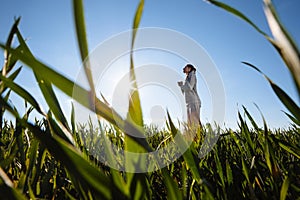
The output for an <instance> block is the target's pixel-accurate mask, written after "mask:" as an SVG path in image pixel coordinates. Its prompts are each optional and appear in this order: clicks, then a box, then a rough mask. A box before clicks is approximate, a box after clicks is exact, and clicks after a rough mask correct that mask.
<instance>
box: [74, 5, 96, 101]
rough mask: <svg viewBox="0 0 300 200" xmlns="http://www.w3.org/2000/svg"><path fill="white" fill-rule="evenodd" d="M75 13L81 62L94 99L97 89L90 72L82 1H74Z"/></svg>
mask: <svg viewBox="0 0 300 200" xmlns="http://www.w3.org/2000/svg"><path fill="white" fill-rule="evenodd" d="M73 11H74V19H75V26H76V34H77V43H78V45H79V50H80V55H81V61H82V62H83V64H84V70H85V74H86V76H87V79H88V82H89V86H90V89H91V92H92V94H93V95H92V97H91V98H94V95H95V87H94V83H93V76H92V73H91V70H90V62H89V60H88V54H89V51H88V42H87V36H86V30H85V20H84V9H83V1H82V0H73Z"/></svg>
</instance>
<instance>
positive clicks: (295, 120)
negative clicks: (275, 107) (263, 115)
mask: <svg viewBox="0 0 300 200" xmlns="http://www.w3.org/2000/svg"><path fill="white" fill-rule="evenodd" d="M283 112H284V114H286V116H288V118H290V120H291V121H292V122H294V123H295V124H297V125H298V126H300V121H299V120H297V119H296V118H295V117H294V116H292V115H290V114H289V113H287V112H285V111H283Z"/></svg>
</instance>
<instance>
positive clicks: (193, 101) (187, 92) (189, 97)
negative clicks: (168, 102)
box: [180, 71, 201, 124]
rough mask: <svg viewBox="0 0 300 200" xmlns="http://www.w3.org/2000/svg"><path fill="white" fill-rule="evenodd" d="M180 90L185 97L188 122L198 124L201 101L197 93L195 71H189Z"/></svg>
mask: <svg viewBox="0 0 300 200" xmlns="http://www.w3.org/2000/svg"><path fill="white" fill-rule="evenodd" d="M180 88H181V91H182V93H183V94H184V96H185V102H186V106H187V116H188V122H189V123H199V124H200V107H201V100H200V98H199V95H198V93H197V78H196V73H195V71H191V72H190V73H189V74H188V75H187V77H186V79H185V82H184V84H183V85H182V86H180Z"/></svg>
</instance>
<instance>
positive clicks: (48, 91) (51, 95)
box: [35, 73, 71, 131]
mask: <svg viewBox="0 0 300 200" xmlns="http://www.w3.org/2000/svg"><path fill="white" fill-rule="evenodd" d="M35 77H36V80H37V82H38V84H39V87H40V89H41V91H42V93H43V96H44V98H45V100H46V102H47V104H48V106H49V109H50V110H51V112H52V113H53V114H54V116H55V117H56V119H57V120H58V121H59V122H60V123H61V124H62V125H63V126H64V127H65V128H66V129H67V130H69V131H70V130H71V129H70V127H69V125H68V121H67V119H66V117H65V115H64V113H63V111H62V109H61V107H60V104H59V101H58V99H57V97H56V94H55V92H54V90H53V88H52V85H51V83H50V82H48V81H47V80H46V79H44V78H43V76H41V74H37V73H35Z"/></svg>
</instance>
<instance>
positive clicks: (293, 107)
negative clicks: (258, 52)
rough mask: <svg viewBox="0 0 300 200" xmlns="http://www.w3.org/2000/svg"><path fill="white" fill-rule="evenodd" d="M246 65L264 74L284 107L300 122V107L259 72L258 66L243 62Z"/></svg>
mask: <svg viewBox="0 0 300 200" xmlns="http://www.w3.org/2000/svg"><path fill="white" fill-rule="evenodd" d="M242 63H243V64H245V65H248V66H250V67H252V68H253V69H255V70H257V71H258V72H259V73H260V74H262V75H263V76H264V77H265V78H266V79H267V81H268V82H269V84H270V86H271V88H272V89H273V91H274V92H275V94H276V96H277V97H278V98H279V99H280V101H281V102H282V103H283V105H284V106H285V107H286V108H287V109H288V110H289V111H290V112H291V114H292V115H293V117H295V118H296V119H297V120H299V121H300V108H299V106H298V105H297V104H296V103H295V102H294V101H293V100H292V99H291V98H290V97H289V96H288V95H287V94H286V93H285V92H284V91H283V90H282V89H281V88H280V87H278V86H277V85H276V84H275V83H274V82H273V81H272V80H271V79H270V78H269V77H268V76H267V75H265V74H264V73H263V72H262V71H261V70H259V69H258V68H257V67H256V66H254V65H253V64H251V63H248V62H242Z"/></svg>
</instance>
